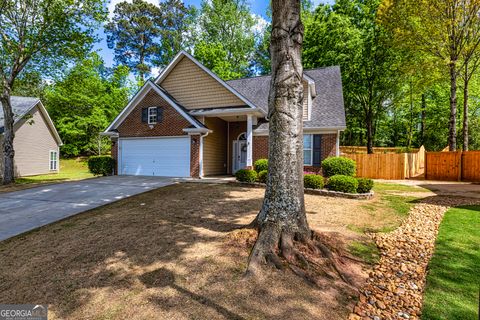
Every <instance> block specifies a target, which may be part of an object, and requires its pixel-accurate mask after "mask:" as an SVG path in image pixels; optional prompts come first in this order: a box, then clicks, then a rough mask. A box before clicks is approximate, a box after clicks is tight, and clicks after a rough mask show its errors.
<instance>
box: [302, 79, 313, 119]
mask: <svg viewBox="0 0 480 320" xmlns="http://www.w3.org/2000/svg"><path fill="white" fill-rule="evenodd" d="M311 114H312V93H311V89H310V85H309V84H308V83H307V82H305V83H304V84H303V121H309V120H310V115H311Z"/></svg>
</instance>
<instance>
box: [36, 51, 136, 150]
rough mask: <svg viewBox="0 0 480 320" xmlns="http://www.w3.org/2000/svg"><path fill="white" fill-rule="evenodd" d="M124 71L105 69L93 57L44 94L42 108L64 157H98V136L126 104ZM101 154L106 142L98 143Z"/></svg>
mask: <svg viewBox="0 0 480 320" xmlns="http://www.w3.org/2000/svg"><path fill="white" fill-rule="evenodd" d="M127 76H128V68H127V67H125V66H123V67H117V68H115V69H108V68H105V66H104V65H103V61H102V60H101V59H100V58H99V57H98V55H97V54H91V55H90V57H89V58H88V59H85V60H82V61H80V62H79V63H78V64H77V65H75V66H73V68H72V69H70V70H69V71H67V73H66V75H65V76H64V77H63V78H62V79H58V81H56V82H55V84H54V85H52V86H51V87H49V88H48V89H47V91H46V100H45V105H46V107H47V109H48V111H49V114H50V117H51V118H52V120H53V122H54V123H55V126H56V127H57V130H58V132H59V134H60V137H61V138H62V141H63V143H64V145H63V146H62V147H61V152H62V154H63V155H65V156H78V155H91V154H98V148H99V133H100V132H102V131H103V130H105V128H107V126H108V125H109V124H110V122H111V121H112V120H113V119H114V118H115V117H116V116H117V115H118V113H119V112H120V110H122V108H123V107H124V106H125V105H126V104H127V101H128V96H129V93H130V91H129V90H130V89H129V87H128V82H127ZM100 148H101V150H100V151H101V152H102V153H106V152H109V149H110V142H109V141H108V139H106V140H105V139H104V140H100Z"/></svg>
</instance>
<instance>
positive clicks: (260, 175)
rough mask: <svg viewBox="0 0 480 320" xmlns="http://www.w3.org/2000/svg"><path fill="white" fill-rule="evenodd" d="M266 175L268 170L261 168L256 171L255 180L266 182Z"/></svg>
mask: <svg viewBox="0 0 480 320" xmlns="http://www.w3.org/2000/svg"><path fill="white" fill-rule="evenodd" d="M267 175H268V171H267V170H262V171H260V172H259V173H258V175H257V180H258V182H261V183H267Z"/></svg>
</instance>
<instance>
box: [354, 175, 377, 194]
mask: <svg viewBox="0 0 480 320" xmlns="http://www.w3.org/2000/svg"><path fill="white" fill-rule="evenodd" d="M357 181H358V187H357V192H358V193H369V192H370V190H372V188H373V180H372V179H366V178H357Z"/></svg>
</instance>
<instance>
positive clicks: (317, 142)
mask: <svg viewBox="0 0 480 320" xmlns="http://www.w3.org/2000/svg"><path fill="white" fill-rule="evenodd" d="M312 151H313V163H312V165H313V166H314V167H320V165H321V164H322V135H321V134H314V135H313V150H312Z"/></svg>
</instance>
